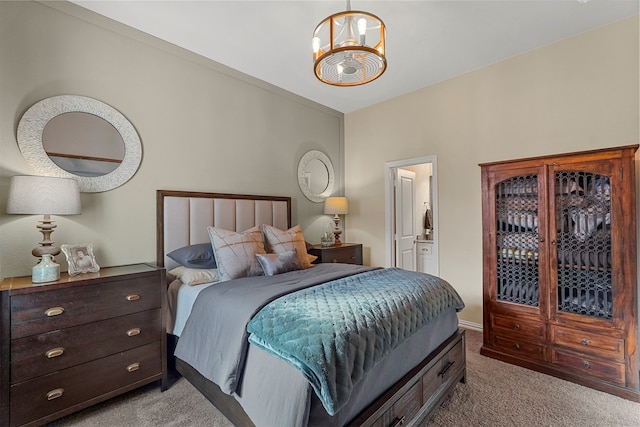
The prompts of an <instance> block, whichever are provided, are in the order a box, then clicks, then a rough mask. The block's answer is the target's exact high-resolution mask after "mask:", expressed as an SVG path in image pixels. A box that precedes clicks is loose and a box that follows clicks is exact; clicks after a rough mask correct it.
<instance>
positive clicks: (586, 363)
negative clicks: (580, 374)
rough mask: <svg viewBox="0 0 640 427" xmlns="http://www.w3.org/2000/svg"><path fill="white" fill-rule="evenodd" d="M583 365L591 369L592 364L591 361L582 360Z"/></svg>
mask: <svg viewBox="0 0 640 427" xmlns="http://www.w3.org/2000/svg"><path fill="white" fill-rule="evenodd" d="M582 366H584V367H585V369H589V368H590V367H591V364H590V363H589V362H587V361H586V360H583V361H582Z"/></svg>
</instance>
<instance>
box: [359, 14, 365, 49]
mask: <svg viewBox="0 0 640 427" xmlns="http://www.w3.org/2000/svg"><path fill="white" fill-rule="evenodd" d="M358 33H360V46H364V42H365V37H366V36H367V20H366V19H364V18H360V19H358Z"/></svg>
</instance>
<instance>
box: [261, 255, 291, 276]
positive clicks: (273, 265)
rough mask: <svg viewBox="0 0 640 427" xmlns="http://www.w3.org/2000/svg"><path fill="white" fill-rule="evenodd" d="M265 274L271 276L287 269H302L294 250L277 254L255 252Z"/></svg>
mask: <svg viewBox="0 0 640 427" xmlns="http://www.w3.org/2000/svg"><path fill="white" fill-rule="evenodd" d="M256 258H258V262H259V263H260V265H261V266H262V270H264V275H265V276H273V275H276V274H280V273H286V272H287V271H293V270H302V265H300V260H299V259H298V256H297V255H296V250H295V249H293V250H290V251H287V252H282V253H279V254H256Z"/></svg>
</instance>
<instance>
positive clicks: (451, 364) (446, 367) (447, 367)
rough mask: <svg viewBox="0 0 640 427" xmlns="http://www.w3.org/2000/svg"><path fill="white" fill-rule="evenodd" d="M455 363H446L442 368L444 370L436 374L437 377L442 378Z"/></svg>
mask: <svg viewBox="0 0 640 427" xmlns="http://www.w3.org/2000/svg"><path fill="white" fill-rule="evenodd" d="M455 363H456V362H449V363H447V366H445V367H444V369H442V371H440V372H438V376H439V377H443V378H444V376H445V375H446V374H447V371H448V370H449V369H451V367H452V366H453V365H454V364H455Z"/></svg>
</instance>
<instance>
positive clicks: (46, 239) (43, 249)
mask: <svg viewBox="0 0 640 427" xmlns="http://www.w3.org/2000/svg"><path fill="white" fill-rule="evenodd" d="M36 227H37V228H38V230H40V232H41V233H42V242H40V246H36V247H35V248H33V250H32V251H31V255H33V256H34V257H36V258H38V259H39V258H42V256H43V255H45V254H47V255H51V256H52V257H54V256H56V255H58V254H59V253H60V248H59V247H57V246H54V245H53V243H54V242H53V241H52V240H51V233H53V230H54V229H55V228H56V227H57V225H56V224H55V223H54V222H53V221H52V220H51V215H45V216H44V218H43V219H42V221H39V223H38V225H36Z"/></svg>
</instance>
